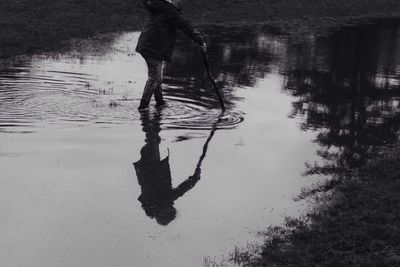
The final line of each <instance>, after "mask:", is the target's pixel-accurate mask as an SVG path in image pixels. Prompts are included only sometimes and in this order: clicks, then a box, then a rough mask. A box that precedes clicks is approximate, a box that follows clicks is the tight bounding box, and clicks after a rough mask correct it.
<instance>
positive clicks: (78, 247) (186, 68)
mask: <svg viewBox="0 0 400 267" xmlns="http://www.w3.org/2000/svg"><path fill="white" fill-rule="evenodd" d="M208 32H210V33H212V34H209V36H208V40H209V61H210V65H211V68H212V72H213V74H214V76H215V78H216V80H217V84H218V86H219V89H220V90H221V91H222V92H223V95H224V99H225V103H226V106H227V111H226V112H225V113H224V114H221V111H220V107H219V103H218V100H217V98H216V95H215V93H214V92H213V89H212V86H211V83H210V82H209V81H208V80H207V76H206V75H205V72H204V65H203V63H202V61H201V55H200V53H199V50H198V48H197V47H196V46H195V45H194V44H191V43H190V42H189V41H188V40H187V39H184V38H183V39H180V40H179V42H178V44H177V51H176V53H175V54H174V57H173V60H172V62H171V63H169V64H167V66H166V70H165V78H164V89H163V90H164V92H165V98H166V100H167V101H168V105H167V107H165V108H162V109H156V108H155V107H153V106H152V107H151V108H150V109H149V110H148V111H146V112H142V113H139V112H138V111H137V107H138V104H139V100H140V97H141V94H142V89H143V86H144V83H145V81H146V78H147V74H146V72H147V69H146V65H145V62H144V60H143V59H142V58H141V56H140V55H138V54H135V53H134V48H135V44H136V40H137V38H138V34H139V33H136V32H133V33H124V34H120V35H114V36H111V37H110V36H104V37H98V38H94V39H89V40H85V41H79V42H75V43H74V44H73V46H72V47H71V48H70V49H66V50H65V51H62V52H55V53H50V54H39V55H35V56H32V57H19V58H17V59H13V60H5V61H2V62H0V169H1V176H0V181H1V184H2V186H1V189H0V193H1V196H2V197H1V200H0V214H1V216H0V218H1V223H0V235H1V236H0V237H1V240H2V242H1V243H0V251H1V252H0V265H1V266H201V265H202V263H203V261H204V257H206V256H210V257H212V258H214V257H215V259H216V260H217V261H218V260H222V257H223V256H221V255H224V256H226V255H228V254H229V252H231V251H232V250H233V248H234V247H235V246H245V245H246V244H247V243H248V242H257V240H256V233H257V231H262V230H265V229H266V227H268V226H269V225H274V224H280V223H282V222H283V220H284V216H298V215H299V214H301V212H303V211H304V210H305V209H306V208H307V205H306V203H304V202H302V201H298V202H296V201H294V197H296V196H297V195H298V194H299V193H300V192H301V189H302V188H303V187H305V186H310V185H311V184H312V183H314V182H316V181H318V180H320V179H321V178H319V177H312V176H307V177H304V176H302V173H304V171H305V170H306V167H305V162H310V163H314V162H319V163H320V164H324V163H326V162H327V161H332V160H333V161H334V162H336V163H338V162H341V163H342V162H345V163H346V164H354V162H353V161H351V160H350V158H351V159H353V157H352V155H354V153H358V154H361V155H363V153H366V152H367V151H368V149H370V148H371V147H373V146H375V145H380V144H383V143H389V142H393V141H395V140H397V138H398V128H399V123H398V121H399V120H398V118H399V112H398V107H399V96H400V94H399V89H400V88H399V87H400V83H399V79H400V77H399V75H400V54H399V53H400V51H399V49H400V46H399V38H400V36H399V32H400V31H399V24H398V23H396V22H389V23H383V24H378V25H370V26H365V27H358V28H354V29H353V28H352V29H345V30H341V31H336V32H333V33H332V34H331V35H329V36H328V37H323V38H316V37H315V36H309V37H308V38H306V40H305V41H303V43H301V44H298V43H292V42H291V40H289V39H288V38H286V37H284V36H279V35H275V34H272V33H268V32H267V31H265V30H263V29H261V28H257V29H252V30H248V29H246V30H243V29H223V28H221V29H213V30H209V31H208ZM332 155H335V156H336V157H333V156H332ZM335 160H337V161H335ZM339 160H340V161H339Z"/></svg>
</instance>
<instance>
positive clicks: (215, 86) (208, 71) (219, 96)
mask: <svg viewBox="0 0 400 267" xmlns="http://www.w3.org/2000/svg"><path fill="white" fill-rule="evenodd" d="M201 55H202V56H203V61H204V66H205V67H206V70H207V74H208V78H210V80H211V83H212V85H213V87H214V90H215V93H216V94H217V97H218V100H219V103H220V104H221V108H222V111H225V105H224V101H222V97H221V95H220V93H219V91H218V89H217V85H216V84H215V81H214V78H213V77H212V75H211V72H210V67H209V65H208V60H207V55H206V52H205V51H204V50H201Z"/></svg>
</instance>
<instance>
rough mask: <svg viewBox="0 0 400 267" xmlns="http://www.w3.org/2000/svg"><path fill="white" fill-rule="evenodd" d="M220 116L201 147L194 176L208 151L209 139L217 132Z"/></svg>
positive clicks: (199, 169)
mask: <svg viewBox="0 0 400 267" xmlns="http://www.w3.org/2000/svg"><path fill="white" fill-rule="evenodd" d="M222 114H223V112H222V113H221V115H222ZM221 115H220V116H219V118H218V120H217V122H216V123H215V124H214V125H213V127H212V129H211V132H210V135H209V136H208V138H207V141H206V142H205V143H204V145H203V152H202V153H201V156H200V158H199V161H198V162H197V165H196V170H195V172H194V173H195V174H196V173H199V172H200V171H201V164H202V163H203V160H204V158H205V157H206V153H207V150H208V144H209V143H210V141H211V139H212V138H213V137H214V134H215V131H216V130H217V126H218V122H220V119H221Z"/></svg>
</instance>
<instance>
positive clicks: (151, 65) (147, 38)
mask: <svg viewBox="0 0 400 267" xmlns="http://www.w3.org/2000/svg"><path fill="white" fill-rule="evenodd" d="M143 2H144V6H145V8H146V9H147V11H148V13H149V16H148V19H147V23H146V25H145V27H144V30H143V31H142V33H141V34H140V37H139V40H138V44H137V47H136V52H138V53H140V54H141V55H142V56H143V58H144V59H145V61H146V64H147V68H148V80H147V82H146V85H145V87H144V90H143V96H142V100H141V101H140V106H139V109H145V108H147V107H148V105H149V103H150V99H151V97H152V95H153V94H154V98H155V100H156V106H163V105H164V104H165V103H164V99H163V96H162V92H161V83H162V71H163V61H164V60H170V58H171V55H172V51H173V49H174V45H175V35H176V30H177V29H181V30H182V31H183V32H185V33H186V34H187V35H188V36H189V37H190V38H192V39H193V40H194V41H196V42H198V43H199V44H200V45H201V46H202V48H203V50H205V49H206V45H205V42H204V39H203V37H202V35H201V34H200V32H199V31H198V30H196V29H195V28H194V27H193V26H192V25H191V23H190V22H189V21H187V20H185V19H183V18H182V17H181V15H180V2H181V0H144V1H143Z"/></svg>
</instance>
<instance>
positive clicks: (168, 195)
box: [133, 110, 217, 225]
mask: <svg viewBox="0 0 400 267" xmlns="http://www.w3.org/2000/svg"><path fill="white" fill-rule="evenodd" d="M140 119H141V121H142V126H143V132H144V133H145V135H146V138H145V145H144V146H143V147H142V149H141V150H140V155H141V158H140V160H139V161H137V162H135V163H133V165H134V167H135V170H136V176H137V178H138V182H139V185H140V187H141V190H142V193H141V194H140V196H139V198H138V200H139V201H140V202H141V203H142V207H143V209H144V211H145V212H146V215H147V216H149V217H150V218H155V219H156V221H157V223H159V224H160V225H168V224H169V223H170V222H171V221H173V220H174V219H175V217H176V209H175V208H174V201H175V200H177V199H178V198H180V197H181V196H183V195H184V194H185V193H186V192H187V191H189V190H190V189H192V188H193V187H194V186H195V185H196V183H197V182H198V181H199V180H200V173H201V164H202V162H203V160H204V158H205V156H206V153H207V149H208V144H209V143H210V141H211V139H212V137H213V136H214V133H215V131H216V129H217V127H216V126H217V124H215V125H214V127H213V129H212V131H211V133H210V135H209V137H208V139H207V141H206V143H205V144H204V146H203V151H202V154H201V156H200V158H199V161H198V163H197V165H196V169H195V171H194V173H193V175H191V176H189V177H188V178H187V179H186V180H185V181H183V182H182V183H181V184H180V185H179V186H177V187H176V188H173V187H172V180H171V170H170V166H169V152H168V156H167V157H165V158H164V159H161V156H160V148H159V145H160V143H161V138H160V136H159V134H160V131H161V127H160V121H161V114H160V112H154V113H150V112H149V111H148V110H145V111H142V112H141V118H140Z"/></svg>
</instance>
